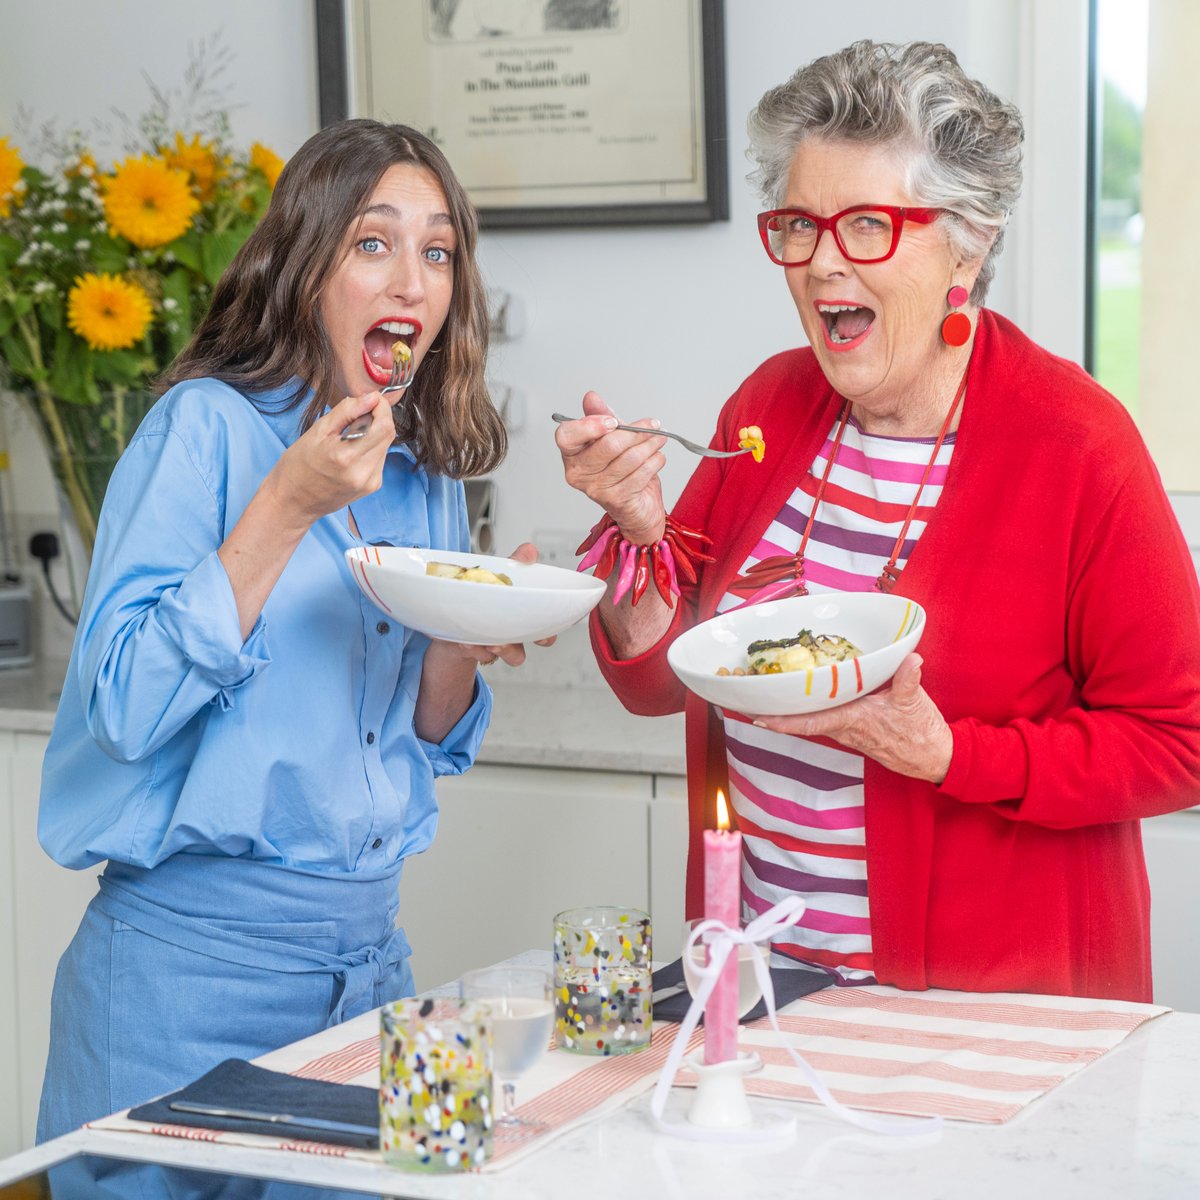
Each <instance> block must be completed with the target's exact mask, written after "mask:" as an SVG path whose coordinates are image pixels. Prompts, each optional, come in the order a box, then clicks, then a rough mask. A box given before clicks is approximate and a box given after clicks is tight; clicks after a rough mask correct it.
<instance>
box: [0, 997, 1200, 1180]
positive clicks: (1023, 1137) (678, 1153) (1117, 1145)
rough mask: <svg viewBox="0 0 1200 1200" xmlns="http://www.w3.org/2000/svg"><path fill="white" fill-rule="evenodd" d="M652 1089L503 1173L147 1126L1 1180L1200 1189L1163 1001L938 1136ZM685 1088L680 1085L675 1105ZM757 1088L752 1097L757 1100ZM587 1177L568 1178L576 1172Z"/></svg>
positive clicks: (1191, 1077) (1181, 1051) (1180, 1042)
mask: <svg viewBox="0 0 1200 1200" xmlns="http://www.w3.org/2000/svg"><path fill="white" fill-rule="evenodd" d="M649 1099H650V1098H649V1094H648V1093H647V1094H645V1095H642V1096H641V1097H639V1098H638V1099H636V1100H635V1101H633V1102H632V1103H631V1104H630V1105H629V1106H627V1107H626V1108H624V1109H622V1110H621V1111H619V1112H617V1113H615V1114H613V1115H611V1116H609V1117H606V1118H604V1119H601V1120H599V1121H596V1122H593V1123H592V1124H590V1125H587V1126H584V1127H583V1128H581V1129H578V1130H576V1131H574V1132H571V1133H567V1134H564V1135H563V1136H561V1137H559V1138H558V1139H556V1140H554V1141H552V1142H550V1143H549V1144H548V1145H547V1146H546V1147H544V1148H543V1149H542V1150H541V1151H540V1152H539V1153H537V1154H534V1155H532V1156H531V1157H529V1158H527V1159H525V1160H524V1161H521V1162H518V1163H515V1164H514V1165H513V1166H512V1167H510V1168H508V1169H506V1170H503V1171H500V1172H497V1173H496V1174H494V1175H485V1176H480V1175H468V1176H462V1175H459V1176H437V1177H430V1176H418V1175H410V1174H406V1173H402V1172H397V1171H393V1170H389V1169H387V1168H384V1167H377V1166H374V1165H371V1164H367V1163H360V1162H350V1161H341V1160H329V1159H321V1158H309V1157H307V1156H306V1155H302V1154H281V1153H278V1152H272V1151H262V1150H251V1149H247V1148H244V1147H235V1146H214V1145H206V1144H204V1143H200V1142H186V1141H178V1140H175V1139H173V1138H165V1137H154V1136H150V1135H144V1134H124V1133H115V1132H101V1131H97V1130H79V1131H76V1132H75V1133H71V1134H68V1135H67V1136H65V1137H61V1138H58V1139H56V1140H55V1141H53V1142H49V1143H47V1144H46V1145H44V1146H40V1147H37V1148H35V1149H33V1150H29V1151H26V1152H24V1153H22V1154H18V1155H16V1156H14V1157H12V1158H10V1159H8V1160H6V1161H4V1162H0V1185H3V1184H4V1183H6V1182H9V1181H11V1180H13V1179H16V1178H19V1177H21V1176H22V1175H25V1174H27V1173H29V1172H31V1171H33V1170H37V1169H40V1168H41V1167H43V1166H45V1165H48V1164H51V1163H54V1162H57V1161H60V1160H61V1159H63V1158H65V1157H68V1156H70V1155H71V1154H73V1153H76V1152H78V1151H84V1152H87V1153H96V1154H108V1155H119V1156H122V1157H125V1158H130V1159H135V1160H138V1161H143V1162H155V1163H165V1164H171V1165H176V1166H181V1167H193V1168H210V1169H217V1170H224V1171H238V1172H241V1173H244V1174H250V1175H256V1176H261V1177H263V1178H272V1179H286V1180H289V1181H293V1182H296V1183H307V1184H314V1185H324V1186H328V1187H334V1188H339V1189H342V1190H345V1191H361V1192H366V1193H369V1194H372V1195H381V1194H382V1195H386V1196H395V1197H414V1198H431V1200H434V1198H451V1197H463V1198H470V1200H537V1198H538V1197H545V1198H546V1200H551V1198H553V1200H563V1197H564V1196H568V1197H570V1196H586V1197H591V1196H604V1197H612V1196H632V1197H639V1198H640V1197H643V1196H645V1197H650V1196H653V1197H662V1198H663V1200H684V1198H686V1200H693V1198H696V1197H710V1196H711V1197H720V1198H722V1200H727V1198H730V1200H731V1198H734V1197H742V1196H754V1197H757V1198H760V1200H772V1198H774V1197H781V1198H782V1197H789V1198H792V1197H796V1196H801V1195H802V1196H804V1197H805V1200H821V1198H822V1197H830V1198H834V1197H836V1198H837V1200H846V1198H847V1197H857V1196H866V1195H878V1196H881V1197H886V1198H887V1200H939V1198H943V1197H944V1198H945V1200H963V1198H964V1197H967V1196H970V1197H971V1200H1012V1198H1013V1197H1022V1198H1024V1200H1042V1198H1043V1197H1047V1198H1048V1197H1053V1198H1054V1200H1107V1198H1109V1197H1111V1198H1112V1200H1195V1198H1196V1197H1198V1196H1200V1015H1197V1014H1192V1013H1169V1014H1167V1015H1166V1016H1163V1017H1159V1018H1158V1019H1156V1020H1154V1021H1150V1022H1148V1023H1147V1024H1146V1025H1144V1026H1143V1027H1142V1028H1140V1029H1138V1030H1136V1031H1135V1032H1134V1033H1132V1034H1131V1035H1130V1036H1129V1037H1128V1038H1127V1039H1126V1040H1125V1041H1124V1042H1123V1043H1122V1044H1121V1045H1119V1046H1118V1047H1116V1048H1115V1049H1114V1050H1111V1051H1110V1052H1109V1053H1107V1054H1106V1055H1105V1056H1104V1057H1103V1058H1101V1059H1099V1060H1098V1061H1097V1062H1095V1063H1093V1064H1092V1065H1091V1066H1089V1067H1087V1068H1086V1069H1085V1070H1084V1071H1082V1072H1081V1073H1080V1074H1079V1075H1077V1076H1075V1077H1074V1078H1072V1079H1069V1080H1068V1081H1066V1082H1065V1083H1063V1084H1060V1085H1059V1086H1058V1087H1057V1088H1055V1089H1054V1090H1053V1091H1051V1092H1050V1093H1049V1094H1048V1095H1047V1096H1045V1097H1044V1098H1042V1099H1041V1100H1038V1101H1035V1102H1034V1103H1033V1104H1031V1105H1030V1106H1029V1107H1028V1108H1026V1109H1025V1110H1024V1111H1023V1112H1021V1113H1020V1114H1019V1115H1018V1116H1017V1117H1016V1118H1014V1119H1013V1120H1011V1121H1009V1122H1008V1123H1006V1124H1004V1125H998V1126H985V1125H978V1124H968V1123H962V1122H950V1123H948V1124H947V1126H946V1127H945V1129H944V1131H943V1132H941V1133H940V1134H937V1135H932V1136H931V1137H930V1138H921V1139H913V1140H911V1141H899V1140H896V1139H890V1138H885V1137H881V1136H875V1135H869V1134H864V1133H859V1132H856V1131H854V1130H853V1129H851V1128H850V1127H849V1126H847V1125H845V1124H843V1123H841V1122H839V1121H838V1120H836V1119H835V1118H834V1117H832V1116H829V1115H827V1114H826V1113H825V1112H824V1111H823V1110H821V1109H819V1108H817V1107H816V1106H814V1105H805V1104H798V1105H794V1106H791V1107H792V1109H793V1111H795V1112H796V1113H798V1115H799V1135H798V1137H797V1139H796V1140H795V1141H794V1142H793V1143H791V1144H790V1145H787V1146H784V1147H781V1148H775V1149H771V1150H762V1149H756V1148H751V1147H719V1146H711V1145H703V1144H697V1143H687V1142H681V1141H676V1140H674V1139H670V1138H667V1137H663V1136H662V1135H659V1134H656V1133H654V1132H653V1131H652V1129H651V1126H650V1122H649V1119H648V1106H649ZM686 1102H687V1096H686V1095H680V1094H679V1093H676V1094H675V1096H674V1097H673V1098H672V1102H671V1103H672V1108H671V1110H669V1114H668V1115H671V1116H675V1117H677V1118H682V1114H683V1113H684V1111H685V1107H686ZM758 1103H759V1102H758V1101H752V1104H758ZM573 1180H576V1181H578V1183H577V1185H573V1184H572V1181H573Z"/></svg>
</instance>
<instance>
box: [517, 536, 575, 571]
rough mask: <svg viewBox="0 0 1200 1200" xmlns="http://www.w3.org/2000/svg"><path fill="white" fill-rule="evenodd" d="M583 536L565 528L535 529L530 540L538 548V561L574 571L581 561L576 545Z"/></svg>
mask: <svg viewBox="0 0 1200 1200" xmlns="http://www.w3.org/2000/svg"><path fill="white" fill-rule="evenodd" d="M583 538H584V535H583V534H581V533H570V532H568V531H567V530H565V529H535V530H534V531H533V537H532V538H530V541H532V542H533V544H534V545H535V546H536V547H537V548H538V562H542V563H549V565H550V566H552V567H566V569H567V570H569V571H573V570H574V569H575V566H576V564H577V563H578V561H579V559H578V558H577V557H576V555H575V547H576V546H578V545H579V543H580V542H582V541H583Z"/></svg>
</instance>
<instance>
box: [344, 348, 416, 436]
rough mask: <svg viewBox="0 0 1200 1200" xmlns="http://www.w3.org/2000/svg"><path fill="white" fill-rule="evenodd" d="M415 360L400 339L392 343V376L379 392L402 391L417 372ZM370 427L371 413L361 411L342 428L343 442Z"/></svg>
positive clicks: (385, 393) (381, 393)
mask: <svg viewBox="0 0 1200 1200" xmlns="http://www.w3.org/2000/svg"><path fill="white" fill-rule="evenodd" d="M415 363H416V360H415V359H414V358H413V352H412V350H410V349H409V347H408V345H407V344H406V343H405V342H402V341H395V342H393V343H392V377H391V378H390V379H389V380H388V381H387V386H386V387H381V388H380V389H379V393H380V395H382V396H386V395H387V394H388V392H402V391H404V390H405V388H407V387H408V385H409V384H410V383H412V381H413V376H414V375H415V374H416V373H417V368H416V365H415ZM370 428H371V414H370V413H363V415H362V416H361V417H357V418H356V419H355V420H353V421H351V422H350V424H349V425H347V426H346V428H345V429H343V430H342V441H343V442H354V441H357V440H358V439H359V438H361V437H364V436H365V435H366V432H367V430H368V429H370Z"/></svg>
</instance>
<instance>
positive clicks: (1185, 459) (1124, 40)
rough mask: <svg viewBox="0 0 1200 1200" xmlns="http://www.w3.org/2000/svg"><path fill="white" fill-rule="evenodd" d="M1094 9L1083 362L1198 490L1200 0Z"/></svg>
mask: <svg viewBox="0 0 1200 1200" xmlns="http://www.w3.org/2000/svg"><path fill="white" fill-rule="evenodd" d="M1091 17H1092V49H1093V53H1092V87H1091V104H1092V111H1091V118H1092V125H1093V130H1094V137H1093V139H1092V149H1093V154H1092V164H1091V166H1092V170H1091V196H1092V203H1091V205H1090V206H1089V213H1090V217H1089V225H1090V233H1091V247H1090V255H1089V272H1088V275H1089V288H1088V310H1089V311H1088V320H1087V334H1088V336H1087V338H1085V363H1086V365H1087V366H1088V367H1089V369H1090V370H1091V371H1092V372H1093V374H1095V375H1096V377H1097V378H1098V379H1099V380H1100V382H1101V383H1103V384H1104V386H1105V387H1107V388H1108V389H1109V390H1110V391H1112V392H1114V393H1115V394H1116V395H1117V396H1118V397H1119V398H1120V399H1121V400H1122V401H1123V402H1124V403H1125V404H1126V405H1127V406H1128V407H1129V409H1130V411H1131V412H1132V413H1133V414H1134V416H1135V418H1136V420H1137V422H1138V427H1139V428H1140V429H1141V431H1142V435H1143V436H1144V437H1145V439H1146V442H1147V444H1148V445H1149V447H1150V452H1151V453H1152V454H1153V456H1154V460H1155V462H1156V463H1157V465H1158V469H1159V471H1160V473H1161V474H1162V477H1163V481H1164V482H1165V483H1166V485H1167V487H1168V489H1169V490H1171V491H1173V492H1180V493H1182V492H1200V375H1198V372H1197V368H1196V361H1195V360H1196V353H1195V347H1196V344H1197V335H1196V328H1195V319H1194V316H1193V312H1194V301H1193V292H1194V286H1193V282H1192V281H1193V280H1194V279H1195V278H1196V275H1197V272H1198V271H1200V225H1198V227H1197V235H1196V236H1192V231H1191V229H1190V217H1191V216H1192V214H1193V213H1195V212H1197V211H1200V132H1198V131H1197V128H1196V121H1195V116H1194V114H1195V111H1196V108H1197V105H1198V104H1200V72H1198V71H1197V69H1196V62H1195V58H1194V48H1195V47H1196V46H1197V45H1200V4H1193V3H1187V4H1180V3H1175V2H1173V0H1091ZM1193 507H1195V506H1193ZM1178 508H1179V504H1178V503H1177V510H1178ZM1197 511H1198V512H1200V508H1197ZM1182 515H1183V514H1182V513H1181V516H1182ZM1184 524H1185V532H1188V526H1189V522H1188V521H1187V520H1185V522H1184ZM1193 537H1197V535H1196V533H1194V532H1189V540H1191V539H1192V538H1193ZM1193 544H1196V543H1195V542H1194V543H1193Z"/></svg>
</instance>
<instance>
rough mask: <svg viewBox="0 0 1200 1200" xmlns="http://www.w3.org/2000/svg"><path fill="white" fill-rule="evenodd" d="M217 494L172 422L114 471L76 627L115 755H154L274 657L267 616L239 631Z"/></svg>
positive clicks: (96, 732)
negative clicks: (219, 551) (224, 558)
mask: <svg viewBox="0 0 1200 1200" xmlns="http://www.w3.org/2000/svg"><path fill="white" fill-rule="evenodd" d="M219 494H221V493H220V490H219V481H217V486H214V482H213V481H211V480H209V479H207V478H206V477H205V474H204V472H203V471H202V470H201V469H200V468H199V467H198V465H197V463H196V462H195V460H194V456H193V455H192V454H191V453H190V452H189V450H188V448H187V446H186V445H185V444H184V442H183V441H182V440H181V439H180V438H179V437H178V436H177V435H175V434H174V433H170V432H166V433H153V432H152V433H149V434H145V435H143V436H139V437H138V438H137V439H135V441H134V442H133V443H132V444H131V445H130V447H129V449H128V450H127V451H126V454H125V456H124V457H123V458H122V459H121V462H120V463H119V464H118V468H117V471H116V472H115V473H114V475H113V479H112V482H111V484H110V486H109V494H108V495H107V496H106V497H105V505H104V512H103V515H102V518H101V523H100V529H99V531H98V536H97V542H96V553H95V556H94V558H93V564H92V571H91V575H90V577H89V579H88V597H87V601H86V602H85V616H84V619H83V623H82V624H81V627H80V632H79V642H80V644H79V651H80V666H81V669H80V673H79V687H80V692H81V695H80V699H81V701H82V704H83V709H84V712H85V714H86V718H87V725H88V729H89V730H90V732H91V734H92V736H93V737H94V738H95V739H96V742H97V743H98V744H99V745H100V746H101V747H102V748H103V749H104V751H105V753H107V754H108V755H109V756H110V757H112V758H114V759H116V760H117V761H118V762H135V761H137V760H139V759H141V758H143V757H145V756H146V755H149V754H152V753H153V752H154V751H155V750H157V749H158V748H159V747H161V746H162V745H163V743H164V742H166V741H167V740H168V739H169V738H170V737H172V736H173V735H174V734H176V733H177V732H178V731H179V730H180V729H182V728H183V726H184V725H186V724H187V722H188V721H190V720H191V719H192V718H193V717H195V715H196V714H197V713H198V712H200V711H201V710H202V709H203V708H204V707H205V705H208V704H211V703H216V704H217V705H219V706H220V707H222V708H224V709H228V708H230V707H231V706H232V705H233V703H234V692H235V691H236V689H237V688H239V687H241V686H242V685H244V684H245V683H246V682H247V681H248V680H250V679H251V678H253V676H254V675H255V674H256V673H258V672H259V671H261V670H262V669H263V668H264V667H266V666H267V664H268V663H269V662H270V653H269V649H268V643H267V631H266V627H265V625H264V623H263V621H262V619H261V618H260V619H259V621H258V622H257V623H256V624H255V626H254V628H253V630H252V631H251V633H250V636H249V637H248V638H246V639H245V640H243V638H242V636H241V626H240V623H239V620H238V613H237V601H236V598H235V597H234V594H233V589H232V587H231V585H230V582H229V577H228V575H227V574H226V573H225V568H224V566H223V564H222V563H221V560H220V558H219V557H218V555H217V548H218V547H219V545H220V544H221V542H222V541H223V538H224V528H223V526H224V508H223V502H222V501H221V500H218V498H217V497H218V495H219ZM168 518H169V519H168Z"/></svg>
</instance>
